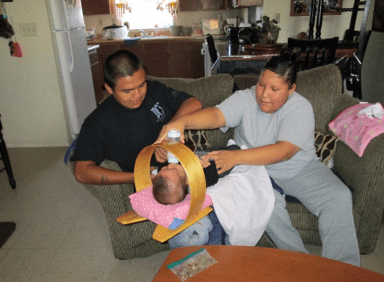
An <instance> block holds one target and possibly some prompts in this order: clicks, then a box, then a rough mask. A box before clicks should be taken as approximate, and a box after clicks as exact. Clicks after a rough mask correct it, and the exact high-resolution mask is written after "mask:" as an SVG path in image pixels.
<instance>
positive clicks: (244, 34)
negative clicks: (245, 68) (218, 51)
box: [228, 27, 259, 45]
mask: <svg viewBox="0 0 384 282" xmlns="http://www.w3.org/2000/svg"><path fill="white" fill-rule="evenodd" d="M228 33H229V35H228V40H229V43H233V44H244V45H248V44H255V43H259V37H258V36H257V29H256V28H254V27H229V28H228Z"/></svg>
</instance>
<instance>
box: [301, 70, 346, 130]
mask: <svg viewBox="0 0 384 282" xmlns="http://www.w3.org/2000/svg"><path fill="white" fill-rule="evenodd" d="M296 91H297V92H298V93H299V94H301V95H302V96H304V97H305V98H307V99H308V101H309V102H310V103H311V104H312V107H313V111H314V113H315V131H320V132H324V133H325V132H327V131H328V123H329V122H330V121H331V120H332V113H333V109H334V107H335V105H336V103H337V102H338V100H339V99H340V96H341V95H345V94H342V78H341V73H340V70H339V68H338V67H337V66H336V65H334V64H329V65H325V66H321V67H317V68H314V69H310V70H306V71H302V72H299V73H298V74H297V88H296Z"/></svg>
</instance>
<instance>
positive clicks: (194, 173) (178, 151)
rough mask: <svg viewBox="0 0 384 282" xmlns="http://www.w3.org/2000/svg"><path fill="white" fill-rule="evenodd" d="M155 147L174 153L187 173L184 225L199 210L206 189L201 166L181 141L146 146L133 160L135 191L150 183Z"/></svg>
mask: <svg viewBox="0 0 384 282" xmlns="http://www.w3.org/2000/svg"><path fill="white" fill-rule="evenodd" d="M157 147H161V148H164V149H166V150H167V151H170V152H171V153H172V154H174V155H175V156H176V158H178V159H179V161H180V163H181V165H182V166H183V168H184V169H185V171H186V173H187V177H188V180H189V184H190V189H191V206H190V208H189V212H188V216H187V218H186V220H185V223H183V224H182V225H184V224H186V223H187V222H188V221H192V220H194V219H195V217H196V216H198V215H199V214H200V212H201V208H202V206H203V202H204V199H205V191H206V182H205V176H204V171H203V168H202V166H201V164H200V161H199V159H198V158H197V157H196V155H195V154H194V153H193V152H192V151H191V150H190V149H189V148H188V147H187V146H185V145H184V144H182V143H179V142H177V143H165V142H163V143H159V144H153V145H150V146H147V147H145V148H144V149H143V150H142V151H141V152H140V154H139V155H138V156H137V159H136V162H135V168H134V181H135V186H136V191H137V192H139V191H141V190H143V189H145V188H147V187H148V186H151V185H152V180H151V174H150V163H151V157H152V154H153V152H154V151H155V149H156V148H157ZM180 227H181V226H180Z"/></svg>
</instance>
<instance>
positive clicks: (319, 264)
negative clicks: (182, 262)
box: [153, 246, 384, 282]
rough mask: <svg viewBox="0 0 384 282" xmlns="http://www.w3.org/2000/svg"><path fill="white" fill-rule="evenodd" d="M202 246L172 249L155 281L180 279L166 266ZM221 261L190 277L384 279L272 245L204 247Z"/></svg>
mask: <svg viewBox="0 0 384 282" xmlns="http://www.w3.org/2000/svg"><path fill="white" fill-rule="evenodd" d="M201 248H202V247H201V246H199V247H185V248H178V249H174V250H172V251H171V252H170V253H169V255H168V257H167V258H166V260H165V261H164V263H163V265H162V266H161V268H160V270H159V271H158V273H157V275H156V277H155V278H154V280H153V281H154V282H161V281H164V282H172V281H180V280H179V278H178V277H177V276H176V275H175V274H174V273H173V272H172V271H171V270H169V269H168V268H167V267H166V266H167V265H168V264H170V263H172V262H174V261H177V260H179V259H182V258H184V257H185V256H187V255H189V254H191V253H192V252H195V251H197V250H199V249H201ZM203 248H205V249H206V250H207V251H208V252H209V254H210V255H211V256H212V257H214V258H215V259H216V260H217V261H218V263H216V264H214V265H212V266H210V267H209V268H207V269H205V270H204V271H202V272H200V273H198V274H196V275H195V276H193V277H191V278H189V279H187V280H186V281H188V282H193V281H199V282H204V281H209V282H212V281H220V282H225V281H231V282H233V281H236V282H237V281H247V282H248V281H258V282H260V281H268V282H270V281H295V282H296V281H305V282H307V281H316V282H320V281H332V282H333V281H337V282H340V281H348V282H350V281H369V282H374V281H380V282H383V281H384V275H381V274H379V273H376V272H373V271H370V270H367V269H364V268H360V267H357V266H353V265H350V264H346V263H343V262H339V261H335V260H331V259H327V258H322V257H319V256H314V255H307V254H302V253H297V252H291V251H284V250H278V249H272V248H259V247H244V246H203Z"/></svg>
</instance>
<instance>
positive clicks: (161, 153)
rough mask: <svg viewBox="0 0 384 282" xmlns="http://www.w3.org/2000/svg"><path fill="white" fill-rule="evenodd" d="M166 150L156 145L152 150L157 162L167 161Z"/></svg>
mask: <svg viewBox="0 0 384 282" xmlns="http://www.w3.org/2000/svg"><path fill="white" fill-rule="evenodd" d="M167 152H168V151H167V150H165V149H164V148H161V147H157V148H156V149H155V152H154V154H155V158H156V161H158V162H159V163H165V162H166V161H167Z"/></svg>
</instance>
